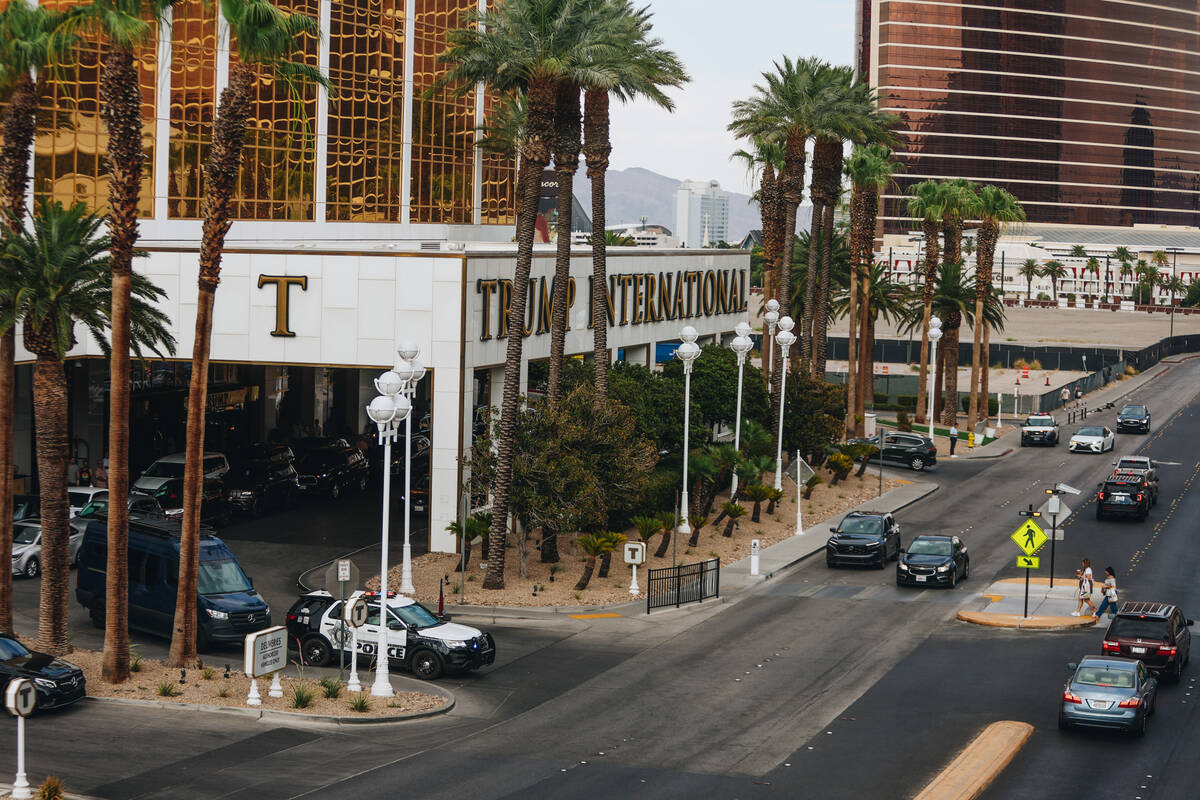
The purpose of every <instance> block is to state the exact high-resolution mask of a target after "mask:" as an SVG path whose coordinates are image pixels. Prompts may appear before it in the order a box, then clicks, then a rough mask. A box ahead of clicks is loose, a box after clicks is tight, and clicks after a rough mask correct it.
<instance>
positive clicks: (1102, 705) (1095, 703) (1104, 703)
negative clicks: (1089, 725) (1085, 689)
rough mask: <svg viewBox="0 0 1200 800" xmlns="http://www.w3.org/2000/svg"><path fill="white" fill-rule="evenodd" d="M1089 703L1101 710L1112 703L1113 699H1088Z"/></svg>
mask: <svg viewBox="0 0 1200 800" xmlns="http://www.w3.org/2000/svg"><path fill="white" fill-rule="evenodd" d="M1088 705H1089V706H1091V707H1092V708H1098V709H1100V710H1104V709H1106V708H1108V707H1109V706H1111V705H1112V701H1111V700H1088Z"/></svg>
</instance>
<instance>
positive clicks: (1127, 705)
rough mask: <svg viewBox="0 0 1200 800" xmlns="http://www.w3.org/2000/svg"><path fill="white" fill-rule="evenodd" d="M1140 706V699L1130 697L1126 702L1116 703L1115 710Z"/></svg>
mask: <svg viewBox="0 0 1200 800" xmlns="http://www.w3.org/2000/svg"><path fill="white" fill-rule="evenodd" d="M1141 704H1142V698H1140V697H1131V698H1129V699H1128V700H1122V701H1121V702H1119V703H1117V708H1137V707H1138V706H1140V705H1141Z"/></svg>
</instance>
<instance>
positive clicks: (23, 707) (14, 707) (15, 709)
mask: <svg viewBox="0 0 1200 800" xmlns="http://www.w3.org/2000/svg"><path fill="white" fill-rule="evenodd" d="M4 703H5V705H6V706H8V713H10V714H12V715H13V716H14V717H16V718H17V777H16V779H15V780H13V787H12V795H11V796H12V797H14V798H16V797H19V798H31V797H33V790H32V789H31V788H30V786H29V778H27V777H26V776H25V718H26V717H28V716H29V715H30V714H32V713H33V707H34V706H35V705H37V689H35V688H34V686H33V681H29V680H26V679H24V678H14V679H13V680H12V681H10V682H9V684H8V690H7V691H6V692H5V693H4Z"/></svg>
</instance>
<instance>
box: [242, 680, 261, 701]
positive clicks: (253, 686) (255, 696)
mask: <svg viewBox="0 0 1200 800" xmlns="http://www.w3.org/2000/svg"><path fill="white" fill-rule="evenodd" d="M246 705H248V706H261V705H262V695H260V694H259V693H258V679H257V678H251V679H250V694H248V695H246Z"/></svg>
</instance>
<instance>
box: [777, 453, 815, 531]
mask: <svg viewBox="0 0 1200 800" xmlns="http://www.w3.org/2000/svg"><path fill="white" fill-rule="evenodd" d="M784 474H785V475H787V476H788V477H789V478H791V479H792V483H794V484H796V535H797V536H800V535H802V534H803V533H804V519H803V516H802V515H801V513H800V507H801V506H802V505H803V504H804V484H806V483H808V479H809V478H811V477H812V476H813V475H816V474H817V473H816V471H815V470H814V469H813V468H812V467H810V466H809V465H808V462H807V461H805V460H804V459H803V458H801V457H800V451H799V450H797V451H796V457H795V458H793V459H792V463H791V464H788V468H787V470H786V471H785V472H784Z"/></svg>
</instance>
